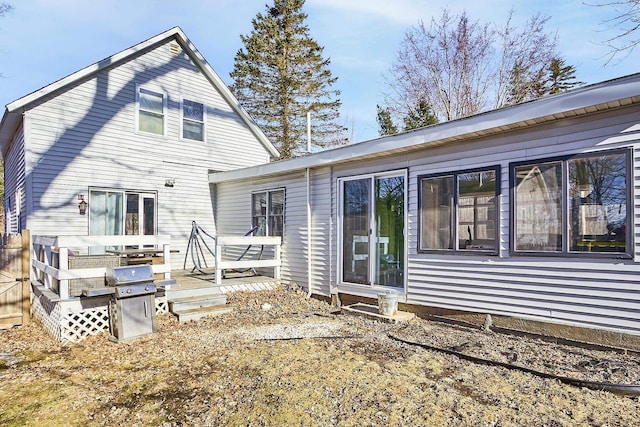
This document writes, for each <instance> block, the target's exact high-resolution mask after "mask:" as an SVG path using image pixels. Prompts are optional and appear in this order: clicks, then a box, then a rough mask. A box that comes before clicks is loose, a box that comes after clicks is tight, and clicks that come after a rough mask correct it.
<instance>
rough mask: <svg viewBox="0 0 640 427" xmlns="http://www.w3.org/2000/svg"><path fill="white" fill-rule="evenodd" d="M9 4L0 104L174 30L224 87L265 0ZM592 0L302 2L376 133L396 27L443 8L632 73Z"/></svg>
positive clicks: (588, 63) (359, 122)
mask: <svg viewBox="0 0 640 427" xmlns="http://www.w3.org/2000/svg"><path fill="white" fill-rule="evenodd" d="M3 1H5V2H9V3H11V4H13V5H14V7H15V9H14V10H13V11H12V12H10V13H9V14H7V15H6V16H5V17H4V18H0V73H2V75H3V77H0V102H1V103H2V105H6V104H7V103H9V102H11V101H13V100H14V99H17V98H19V97H21V96H23V95H26V94H27V93H30V92H32V91H34V90H37V89H39V88H41V87H42V86H45V85H47V84H49V83H52V82H54V81H55V80H57V79H59V78H61V77H64V76H65V75H67V74H70V73H72V72H74V71H76V70H78V69H80V68H83V67H85V66H87V65H90V64H92V63H94V62H97V61H99V60H100V59H103V58H105V57H107V56H110V55H112V54H114V53H116V52H119V51H121V50H123V49H125V48H128V47H130V46H132V45H134V44H136V43H138V42H140V41H142V40H145V39H147V38H149V37H151V36H154V35H156V34H158V33H160V32H162V31H165V30H167V29H169V28H171V27H174V26H180V27H181V28H182V29H183V30H184V31H185V33H186V34H187V36H188V37H189V38H190V39H191V41H192V42H193V43H194V44H195V45H196V47H197V48H198V50H200V52H201V53H202V54H203V55H204V56H205V58H206V59H207V60H208V61H209V63H210V64H211V65H212V66H213V68H214V69H215V70H216V71H217V72H218V74H219V75H220V77H221V78H222V79H223V80H224V81H225V82H227V83H230V78H229V72H230V71H231V70H232V68H233V58H234V56H235V53H236V52H237V51H238V49H240V48H241V47H242V44H241V41H240V35H241V34H248V33H249V32H250V31H251V29H252V25H251V20H252V19H253V18H254V17H255V16H256V14H257V13H259V12H264V10H265V4H266V3H268V2H269V3H270V2H271V0H209V1H207V0H181V1H175V0H171V1H169V0H3ZM594 2H597V0H594V1H590V2H583V1H581V0H566V1H564V0H555V1H548V0H520V1H498V0H482V1H478V0H476V1H469V0H466V1H462V0H449V1H441V0H435V1H426V0H393V1H389V0H307V2H306V4H305V7H304V11H305V12H306V13H307V14H308V15H309V18H308V20H307V24H308V25H309V27H310V32H311V36H312V37H313V38H314V39H315V40H316V41H317V42H318V43H319V44H320V45H321V46H324V48H325V50H324V54H325V57H329V58H330V59H331V71H332V73H333V74H334V75H335V76H337V77H338V83H337V88H338V89H340V90H341V91H342V95H341V100H342V104H343V106H342V110H341V121H342V124H344V125H346V126H347V127H349V128H350V129H351V135H350V136H351V138H352V139H353V140H354V141H362V140H366V139H371V138H375V137H377V124H376V120H375V114H376V109H375V107H376V104H382V103H383V99H384V97H383V92H384V90H385V83H384V77H383V74H384V73H386V72H387V71H388V69H389V67H390V65H391V63H392V62H393V59H394V56H395V53H396V51H397V50H398V47H399V46H400V42H401V40H402V38H403V35H404V32H405V31H406V29H407V28H409V27H410V26H413V25H416V24H418V22H419V21H420V20H422V21H424V22H429V21H430V20H431V18H432V17H434V16H435V17H439V16H440V15H441V13H442V10H443V8H444V7H447V8H449V10H450V11H451V12H453V13H460V12H461V11H463V10H466V11H467V12H468V14H469V16H470V17H471V18H472V19H478V20H481V21H483V22H496V23H499V24H502V23H504V21H505V19H506V17H507V14H508V12H509V10H510V9H512V8H513V9H514V21H515V23H517V24H520V23H523V22H524V21H526V19H528V18H529V17H531V16H532V15H534V14H535V13H537V12H541V13H543V14H546V15H549V16H551V19H550V21H549V22H548V23H547V30H548V31H557V33H558V38H559V41H560V51H561V54H562V56H563V57H564V58H565V59H566V61H567V63H568V64H570V65H573V66H575V67H576V69H577V71H578V73H577V77H578V79H579V80H582V81H585V82H587V83H596V82H599V81H603V80H607V79H611V78H615V77H620V76H623V75H627V74H632V73H635V72H640V51H636V52H634V54H633V55H630V56H628V57H627V58H625V59H624V60H622V61H614V62H612V63H611V64H609V65H608V66H605V63H606V59H607V58H606V54H607V49H606V47H604V46H602V45H601V42H602V41H603V40H605V39H606V38H607V36H609V35H610V34H612V33H611V32H607V31H606V28H607V26H606V25H605V24H603V21H606V20H607V19H610V18H611V17H613V14H614V10H613V9H612V8H610V7H609V8H602V7H593V6H588V5H586V4H585V3H594Z"/></svg>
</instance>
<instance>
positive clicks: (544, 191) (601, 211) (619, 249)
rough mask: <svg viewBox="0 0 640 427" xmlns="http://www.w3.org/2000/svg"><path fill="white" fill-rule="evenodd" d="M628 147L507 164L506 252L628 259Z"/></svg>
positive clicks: (629, 187) (629, 252)
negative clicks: (508, 248)
mask: <svg viewBox="0 0 640 427" xmlns="http://www.w3.org/2000/svg"><path fill="white" fill-rule="evenodd" d="M630 163H631V154H630V150H614V151H608V152H602V153H591V154H585V155H578V156H571V157H564V158H554V159H543V160H538V161H536V162H527V163H517V164H512V165H511V182H512V207H511V212H512V230H513V232H512V242H511V247H512V252H513V253H514V254H535V253H540V254H580V255H584V254H585V253H589V254H590V255H594V256H597V255H595V254H600V255H599V256H614V257H620V256H623V257H631V250H632V246H633V245H632V233H631V231H630V229H631V218H632V215H631V211H630V209H631V203H630V201H631V194H630V192H631V185H630V184H629V179H630V171H631V165H630Z"/></svg>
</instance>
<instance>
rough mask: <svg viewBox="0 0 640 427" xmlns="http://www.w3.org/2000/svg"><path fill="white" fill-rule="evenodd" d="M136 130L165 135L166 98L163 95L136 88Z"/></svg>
mask: <svg viewBox="0 0 640 427" xmlns="http://www.w3.org/2000/svg"><path fill="white" fill-rule="evenodd" d="M137 95H138V130H139V131H141V132H148V133H154V134H157V135H164V134H165V117H166V110H167V97H166V95H165V94H164V93H161V92H156V91H152V90H149V89H145V88H143V87H139V88H138V94H137Z"/></svg>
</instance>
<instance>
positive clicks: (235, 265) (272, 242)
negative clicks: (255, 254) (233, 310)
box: [215, 236, 282, 285]
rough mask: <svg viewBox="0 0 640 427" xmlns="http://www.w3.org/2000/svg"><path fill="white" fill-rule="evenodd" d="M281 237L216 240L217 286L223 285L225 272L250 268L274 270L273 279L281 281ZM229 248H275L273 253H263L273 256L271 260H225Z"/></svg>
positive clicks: (220, 238)
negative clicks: (225, 253) (224, 256)
mask: <svg viewBox="0 0 640 427" xmlns="http://www.w3.org/2000/svg"><path fill="white" fill-rule="evenodd" d="M281 243H282V238H281V237H268V236H218V237H217V238H216V252H215V253H216V285H220V284H221V283H222V275H223V271H224V270H233V269H249V268H265V267H272V268H273V278H274V279H276V280H279V279H280V266H281V265H282V260H281V258H280V245H281ZM229 246H237V247H240V248H248V247H249V246H253V247H258V246H273V251H271V250H268V251H263V252H264V253H268V254H273V256H272V257H271V258H269V259H239V260H225V259H223V258H222V254H223V253H224V252H225V250H226V248H227V247H229Z"/></svg>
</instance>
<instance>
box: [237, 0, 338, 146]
mask: <svg viewBox="0 0 640 427" xmlns="http://www.w3.org/2000/svg"><path fill="white" fill-rule="evenodd" d="M303 5H304V0H274V3H273V6H267V8H266V13H265V14H264V15H263V14H261V13H258V15H257V16H256V17H255V18H254V19H253V20H252V24H253V31H252V32H251V34H249V35H246V36H245V35H242V36H240V38H241V40H242V43H243V45H244V47H243V48H241V49H240V50H239V51H238V53H237V54H236V56H235V60H234V69H233V71H232V72H231V73H230V76H231V78H232V79H233V80H234V82H233V84H232V85H231V90H232V91H233V92H234V94H235V95H236V97H237V98H238V100H239V101H240V103H241V104H242V105H243V106H244V108H245V109H246V110H247V112H248V113H249V114H250V115H251V116H252V117H253V118H254V119H255V120H256V122H257V124H258V125H259V126H261V128H262V129H263V131H264V132H265V134H266V135H267V136H268V137H269V139H271V141H272V142H274V143H275V145H276V147H277V148H278V149H279V151H280V155H281V158H289V157H293V156H296V155H298V154H301V153H302V152H303V151H304V149H303V148H302V147H304V146H305V145H306V129H307V124H306V121H307V112H310V116H311V123H312V126H311V129H312V141H313V143H314V144H315V145H318V146H326V145H329V144H336V143H344V142H346V140H345V138H344V137H343V135H344V131H345V129H344V128H342V127H341V126H340V125H338V124H337V119H338V117H339V108H340V105H341V101H340V99H339V98H338V96H339V95H340V91H339V90H336V89H332V88H331V86H332V85H333V84H334V83H335V82H336V80H337V78H335V77H333V76H332V74H331V71H330V69H329V64H330V60H329V59H324V58H323V57H322V52H323V49H324V48H322V47H321V46H319V45H318V44H317V43H316V41H314V40H313V39H312V38H311V37H310V36H309V27H308V26H307V25H305V23H304V22H305V20H306V18H307V14H305V13H303V12H302V6H303Z"/></svg>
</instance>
